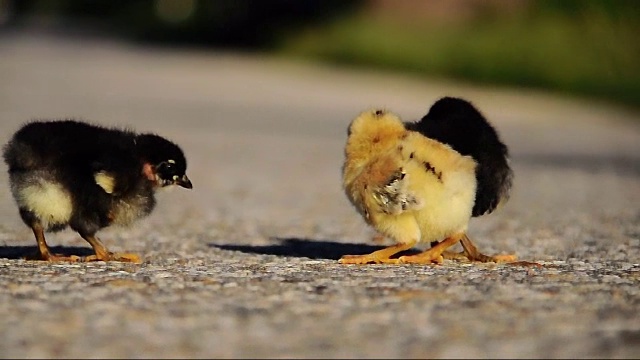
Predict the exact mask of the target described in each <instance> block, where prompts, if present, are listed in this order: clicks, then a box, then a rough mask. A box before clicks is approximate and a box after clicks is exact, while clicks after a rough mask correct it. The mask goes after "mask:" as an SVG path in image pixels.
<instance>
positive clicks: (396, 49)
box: [0, 0, 640, 108]
mask: <svg viewBox="0 0 640 360" xmlns="http://www.w3.org/2000/svg"><path fill="white" fill-rule="evenodd" d="M43 23H44V24H48V25H49V26H51V25H52V24H53V25H56V26H60V27H64V28H67V29H69V28H71V29H78V30H79V31H84V32H90V33H93V34H95V33H100V34H109V35H113V36H119V37H123V38H127V39H130V40H132V41H138V42H151V43H155V44H166V45H171V46H177V45H187V46H205V47H215V48H230V49H235V50H242V51H259V52H269V53H273V54H277V55H281V56H290V57H297V58H300V59H305V60H312V61H326V62H332V63H338V64H346V65H350V66H367V67H372V68H384V69H389V70H397V71H403V72H408V73H411V74H415V76H425V77H430V78H434V77H441V78H455V79H459V80H464V81H470V82H477V83H484V84H501V85H509V86H516V87H535V88H539V89H545V90H550V91H555V92H558V93H562V94H566V95H577V96H584V97H591V98H594V99H605V100H609V101H612V102H617V103H619V104H623V105H626V106H629V107H633V108H639V107H640V66H639V64H640V41H638V39H637V37H639V36H640V2H638V1H635V0H556V1H551V0H543V1H532V0H430V1H429V0H425V1H419V0H306V1H305V0H262V1H260V0H128V1H127V0H84V1H81V0H0V24H2V26H1V29H3V30H5V31H7V30H9V31H10V29H15V28H20V27H25V26H32V25H33V24H43ZM0 39H1V38H0Z"/></svg>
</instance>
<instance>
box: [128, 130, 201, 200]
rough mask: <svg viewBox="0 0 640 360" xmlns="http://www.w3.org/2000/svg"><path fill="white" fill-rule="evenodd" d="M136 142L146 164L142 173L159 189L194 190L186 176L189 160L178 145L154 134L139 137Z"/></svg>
mask: <svg viewBox="0 0 640 360" xmlns="http://www.w3.org/2000/svg"><path fill="white" fill-rule="evenodd" d="M136 141H137V144H138V148H139V149H140V153H141V155H142V158H143V162H144V165H143V170H142V171H143V173H144V175H145V176H146V177H147V178H148V179H149V180H151V181H154V182H155V183H156V185H157V186H159V187H165V186H169V185H178V186H182V187H184V188H187V189H191V188H193V185H192V184H191V180H189V177H187V174H186V170H187V159H186V158H185V157H184V153H183V152H182V149H180V147H179V146H178V145H176V144H174V143H172V142H171V141H169V140H167V139H165V138H163V137H161V136H158V135H154V134H144V135H139V136H138V137H137V139H136Z"/></svg>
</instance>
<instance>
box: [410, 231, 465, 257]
mask: <svg viewBox="0 0 640 360" xmlns="http://www.w3.org/2000/svg"><path fill="white" fill-rule="evenodd" d="M463 235H464V233H460V234H455V235H453V236H450V237H448V238H446V239H444V240H443V241H441V242H439V243H438V244H436V245H435V246H433V247H432V248H430V249H429V250H427V251H424V252H421V253H420V254H417V255H409V256H401V257H400V258H398V260H400V262H401V263H403V264H434V263H435V264H442V262H443V261H444V258H443V256H442V253H443V252H444V251H445V250H446V249H448V248H450V247H451V246H453V245H455V244H456V243H457V242H458V241H460V238H461V237H462V236H463Z"/></svg>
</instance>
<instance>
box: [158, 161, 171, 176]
mask: <svg viewBox="0 0 640 360" xmlns="http://www.w3.org/2000/svg"><path fill="white" fill-rule="evenodd" d="M157 168H158V172H163V173H167V172H171V171H172V169H173V164H171V163H168V162H166V161H163V162H161V163H160V164H158V166H157Z"/></svg>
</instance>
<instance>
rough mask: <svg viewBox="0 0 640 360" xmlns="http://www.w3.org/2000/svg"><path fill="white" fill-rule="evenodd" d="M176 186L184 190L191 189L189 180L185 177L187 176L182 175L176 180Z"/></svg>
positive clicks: (191, 185)
mask: <svg viewBox="0 0 640 360" xmlns="http://www.w3.org/2000/svg"><path fill="white" fill-rule="evenodd" d="M175 184H176V185H180V186H182V187H183V188H185V189H193V184H191V180H189V178H188V177H187V175H182V177H181V178H178V179H177V180H176V181H175Z"/></svg>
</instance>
